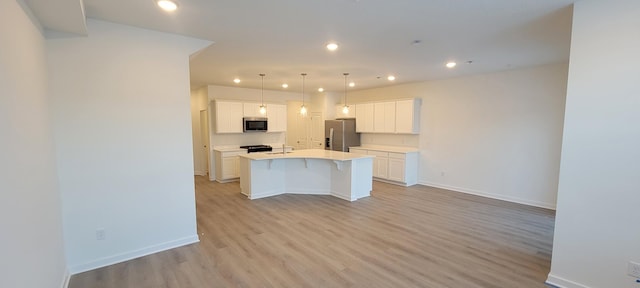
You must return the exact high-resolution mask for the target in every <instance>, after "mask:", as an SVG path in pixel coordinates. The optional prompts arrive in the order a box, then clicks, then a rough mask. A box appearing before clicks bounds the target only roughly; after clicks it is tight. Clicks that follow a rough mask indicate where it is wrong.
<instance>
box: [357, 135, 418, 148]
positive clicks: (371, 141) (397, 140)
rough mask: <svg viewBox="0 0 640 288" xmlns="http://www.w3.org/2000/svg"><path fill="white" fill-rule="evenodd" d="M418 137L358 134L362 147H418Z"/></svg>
mask: <svg viewBox="0 0 640 288" xmlns="http://www.w3.org/2000/svg"><path fill="white" fill-rule="evenodd" d="M419 139H420V138H419V135H410V134H374V133H362V134H360V143H361V144H362V145H384V146H403V147H414V148H418V147H419V143H420V142H419Z"/></svg>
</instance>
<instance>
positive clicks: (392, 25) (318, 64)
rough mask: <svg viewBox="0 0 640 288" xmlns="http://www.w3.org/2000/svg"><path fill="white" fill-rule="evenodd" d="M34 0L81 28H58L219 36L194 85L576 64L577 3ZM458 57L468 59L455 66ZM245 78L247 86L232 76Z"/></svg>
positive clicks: (424, 76)
mask: <svg viewBox="0 0 640 288" xmlns="http://www.w3.org/2000/svg"><path fill="white" fill-rule="evenodd" d="M26 1H27V2H28V4H29V5H30V6H31V7H32V10H34V14H36V17H38V18H39V19H40V20H41V22H42V25H43V26H44V27H45V28H48V29H51V30H57V31H60V30H63V31H62V32H71V33H78V32H75V31H73V30H69V29H68V28H66V29H67V30H65V28H56V27H58V26H60V25H58V26H56V25H54V24H55V23H56V18H59V19H60V20H58V21H63V20H65V19H69V18H71V16H72V17H75V18H73V19H77V18H78V15H81V16H82V18H84V15H85V14H86V17H89V18H95V19H101V20H106V21H111V22H116V23H122V24H127V25H132V26H137V27H142V28H147V29H152V30H157V31H164V32H170V33H177V34H182V35H187V36H192V37H197V38H203V39H207V40H211V41H213V42H214V44H212V45H211V46H209V47H208V48H206V49H205V50H203V51H201V52H199V53H197V54H195V55H193V56H192V57H191V60H190V61H191V65H190V67H191V68H190V70H191V83H192V88H197V87H201V86H204V85H208V84H213V85H223V86H238V87H250V88H259V87H260V86H261V82H260V76H258V74H259V73H265V74H266V76H265V78H264V87H265V89H270V90H284V89H283V88H282V87H281V84H282V83H288V84H289V88H288V89H286V90H288V91H293V92H300V90H301V89H302V87H301V86H302V85H301V84H302V77H301V76H300V73H303V72H305V73H307V74H308V75H307V77H306V82H305V89H306V91H315V89H317V88H318V87H323V88H325V89H326V91H338V92H340V91H344V76H343V75H342V74H343V73H344V72H348V73H350V75H349V78H348V80H349V82H351V81H353V82H355V85H356V86H355V87H353V88H349V89H358V90H359V89H367V88H374V87H381V86H388V85H397V84H401V83H409V82H418V81H426V80H433V79H442V78H449V77H457V76H462V75H470V74H478V73H487V72H494V71H501V70H508V69H514V68H521V67H529V66H536V65H543V64H549V63H558V62H567V61H568V59H569V45H570V37H571V17H572V5H571V4H572V3H573V2H575V0H467V1H452V0H400V1H383V0H271V1H264V0H244V1H238V0H179V1H178V5H179V8H178V10H177V11H174V12H172V13H168V12H164V11H162V10H160V9H159V8H158V7H157V6H156V5H155V1H154V0H110V1H104V0H84V1H81V0H58V1H55V2H56V3H58V2H64V3H67V6H70V7H71V8H69V11H68V12H60V11H59V10H60V9H42V8H40V9H38V8H34V7H38V6H41V5H51V4H50V3H49V4H47V3H48V2H51V1H49V0H26ZM78 2H79V3H80V4H82V3H84V9H82V7H80V9H78V8H77V7H76V6H82V5H76V4H77V3H78ZM85 12H86V13H85ZM65 13H69V15H65ZM78 13H81V14H78ZM76 22H77V21H76ZM81 28H82V27H80V28H78V27H76V28H75V30H76V31H83V30H82V29H81ZM85 29H86V27H85ZM90 32H91V31H88V33H90ZM78 34H81V33H78ZM330 41H335V42H337V43H338V44H339V45H340V47H339V48H338V50H337V51H334V52H330V51H328V50H327V49H326V48H325V45H326V44H327V43H328V42H330ZM448 61H456V62H457V63H458V65H457V66H456V67H455V68H453V69H449V68H446V67H445V63H446V62H448ZM468 61H471V63H470V64H467V62H468ZM388 75H394V76H396V80H395V81H393V82H391V81H388V80H387V79H386V78H387V76H388ZM236 77H238V78H240V79H241V82H240V83H239V84H235V83H233V82H232V80H233V79H234V78H236Z"/></svg>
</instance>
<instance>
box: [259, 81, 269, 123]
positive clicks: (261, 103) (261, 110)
mask: <svg viewBox="0 0 640 288" xmlns="http://www.w3.org/2000/svg"><path fill="white" fill-rule="evenodd" d="M258 75H260V78H262V89H261V90H260V114H262V115H264V114H267V106H265V105H264V76H265V74H264V73H260V74H258Z"/></svg>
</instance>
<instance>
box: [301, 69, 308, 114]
mask: <svg viewBox="0 0 640 288" xmlns="http://www.w3.org/2000/svg"><path fill="white" fill-rule="evenodd" d="M300 75H302V106H300V115H302V116H306V115H307V107H305V106H304V77H305V76H307V73H302V74H300Z"/></svg>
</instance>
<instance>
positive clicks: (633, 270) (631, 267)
mask: <svg viewBox="0 0 640 288" xmlns="http://www.w3.org/2000/svg"><path fill="white" fill-rule="evenodd" d="M627 274H629V276H633V277H636V278H638V279H640V263H636V262H632V261H629V264H628V265H627Z"/></svg>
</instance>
